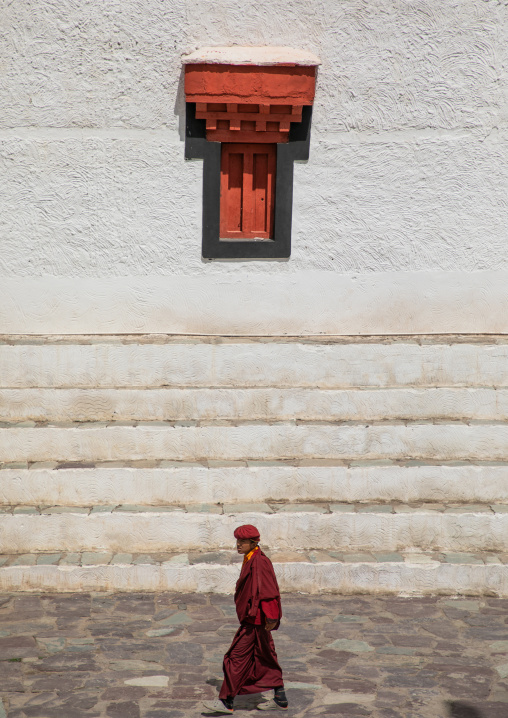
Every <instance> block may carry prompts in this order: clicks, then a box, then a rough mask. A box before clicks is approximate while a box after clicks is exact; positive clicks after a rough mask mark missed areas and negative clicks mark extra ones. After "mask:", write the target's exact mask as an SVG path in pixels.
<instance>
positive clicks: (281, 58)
mask: <svg viewBox="0 0 508 718" xmlns="http://www.w3.org/2000/svg"><path fill="white" fill-rule="evenodd" d="M182 62H183V64H184V65H196V64H212V65H259V66H262V65H307V66H314V67H315V66H316V65H320V64H321V60H320V59H319V57H318V56H317V55H314V53H312V52H308V51H307V50H300V49H296V48H293V47H271V46H269V45H264V46H253V47H248V46H245V45H232V46H230V47H201V48H199V50H196V51H195V52H192V53H191V54H190V55H186V56H184V57H183V58H182Z"/></svg>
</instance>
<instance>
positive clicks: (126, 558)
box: [110, 553, 132, 564]
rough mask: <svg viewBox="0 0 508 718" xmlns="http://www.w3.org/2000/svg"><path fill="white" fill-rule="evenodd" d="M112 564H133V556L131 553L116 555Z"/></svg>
mask: <svg viewBox="0 0 508 718" xmlns="http://www.w3.org/2000/svg"><path fill="white" fill-rule="evenodd" d="M110 563H112V564H114V563H126V564H131V563H132V554H131V553H115V555H114V556H113V558H112V559H111V562H110Z"/></svg>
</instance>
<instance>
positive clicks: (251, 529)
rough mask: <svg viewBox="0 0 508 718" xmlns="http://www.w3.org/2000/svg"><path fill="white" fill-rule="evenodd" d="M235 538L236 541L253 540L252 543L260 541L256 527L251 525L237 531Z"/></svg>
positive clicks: (240, 527) (241, 527) (245, 525)
mask: <svg viewBox="0 0 508 718" xmlns="http://www.w3.org/2000/svg"><path fill="white" fill-rule="evenodd" d="M234 537H235V538H236V539H252V541H259V538H260V537H259V531H258V530H257V528H256V527H255V526H252V525H251V524H244V525H243V526H239V527H238V528H237V529H235V533H234Z"/></svg>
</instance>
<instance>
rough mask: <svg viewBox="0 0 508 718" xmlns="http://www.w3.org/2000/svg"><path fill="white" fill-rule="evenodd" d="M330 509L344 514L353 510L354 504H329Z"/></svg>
mask: <svg viewBox="0 0 508 718" xmlns="http://www.w3.org/2000/svg"><path fill="white" fill-rule="evenodd" d="M330 511H332V512H333V513H342V514H344V513H348V512H351V511H354V506H353V505H352V504H330Z"/></svg>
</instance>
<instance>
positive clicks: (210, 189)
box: [185, 102, 312, 259]
mask: <svg viewBox="0 0 508 718" xmlns="http://www.w3.org/2000/svg"><path fill="white" fill-rule="evenodd" d="M311 119H312V107H311V106H309V105H306V106H304V108H303V111H302V121H301V122H298V123H291V129H290V131H289V141H288V142H287V143H284V144H282V143H279V144H277V174H276V178H275V218H274V238H273V239H272V240H262V241H256V240H254V241H252V240H243V241H231V240H221V239H220V234H219V227H220V164H221V143H220V142H208V141H207V140H206V121H205V120H196V105H195V103H193V102H188V103H187V110H186V123H185V159H186V160H203V229H202V256H203V258H204V259H287V258H288V257H290V256H291V221H292V212H293V163H294V162H306V161H307V160H308V159H309V147H310V125H311Z"/></svg>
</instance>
